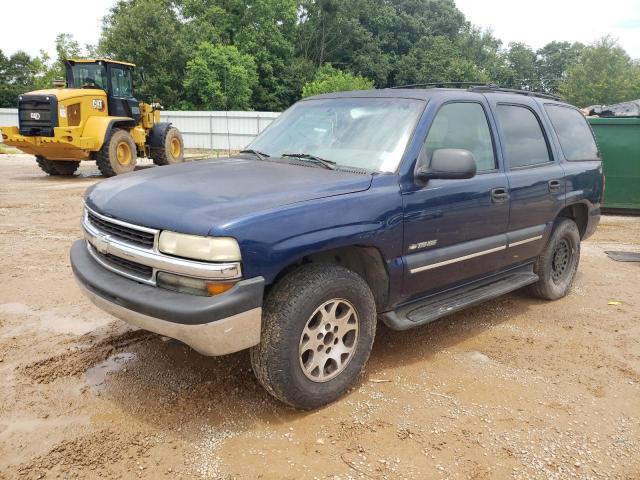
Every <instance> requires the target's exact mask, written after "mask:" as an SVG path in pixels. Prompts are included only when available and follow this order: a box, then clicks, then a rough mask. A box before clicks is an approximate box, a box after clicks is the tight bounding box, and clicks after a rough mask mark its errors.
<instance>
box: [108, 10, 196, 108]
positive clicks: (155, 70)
mask: <svg viewBox="0 0 640 480" xmlns="http://www.w3.org/2000/svg"><path fill="white" fill-rule="evenodd" d="M182 30H183V24H182V22H181V21H180V20H179V19H178V11H177V7H176V5H175V4H174V2H172V1H171V0H119V1H118V3H117V4H116V5H115V6H114V7H113V8H112V9H111V11H110V13H109V14H108V15H107V16H106V17H105V18H104V19H103V27H102V36H101V38H100V42H99V43H98V47H97V52H96V53H98V54H100V55H104V56H106V57H109V58H112V59H114V60H122V61H127V62H133V63H135V64H136V65H137V66H138V67H143V68H144V70H145V72H146V78H147V81H146V82H145V83H143V84H141V85H138V86H137V88H136V90H137V94H138V96H141V97H143V98H144V97H153V98H154V99H159V100H160V102H161V103H162V104H163V105H164V106H165V107H166V108H174V107H176V106H177V105H178V103H179V102H180V97H181V92H182V83H183V77H182V72H183V71H184V68H185V65H186V63H187V59H188V50H187V45H186V44H185V41H184V38H183V35H182V34H183V32H182Z"/></svg>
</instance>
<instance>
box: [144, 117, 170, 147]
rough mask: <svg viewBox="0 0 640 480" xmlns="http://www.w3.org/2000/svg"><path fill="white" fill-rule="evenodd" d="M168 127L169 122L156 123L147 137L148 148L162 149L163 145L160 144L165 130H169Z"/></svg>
mask: <svg viewBox="0 0 640 480" xmlns="http://www.w3.org/2000/svg"><path fill="white" fill-rule="evenodd" d="M170 127H171V123H170V122H160V123H156V124H155V125H154V126H153V128H152V129H151V131H150V132H149V137H148V138H147V143H148V144H149V148H152V149H153V148H163V147H164V145H163V144H162V142H163V140H164V136H165V134H166V133H167V130H169V128H170Z"/></svg>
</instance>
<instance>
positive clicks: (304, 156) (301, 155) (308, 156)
mask: <svg viewBox="0 0 640 480" xmlns="http://www.w3.org/2000/svg"><path fill="white" fill-rule="evenodd" d="M280 156H281V157H293V158H299V159H301V160H309V161H311V162H313V163H316V164H317V165H322V166H323V167H324V168H328V169H329V170H335V169H336V162H334V161H333V160H327V159H326V158H321V157H318V156H317V155H311V154H309V153H283V154H282V155H280Z"/></svg>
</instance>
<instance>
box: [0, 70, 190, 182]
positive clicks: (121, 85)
mask: <svg viewBox="0 0 640 480" xmlns="http://www.w3.org/2000/svg"><path fill="white" fill-rule="evenodd" d="M65 67H66V77H67V78H66V86H65V87H64V88H63V87H60V88H53V89H50V90H37V91H34V92H29V93H25V94H23V95H20V96H19V97H18V121H19V126H18V127H0V129H1V130H2V141H3V142H4V143H5V144H7V145H10V146H13V147H16V148H19V149H20V150H22V151H23V152H25V153H30V154H33V155H35V156H36V160H37V161H38V165H39V166H40V168H41V169H42V170H44V171H45V172H46V173H48V174H50V175H71V174H73V173H74V172H75V171H76V169H77V168H78V166H79V165H80V161H81V160H95V161H96V163H97V165H98V168H99V169H100V171H101V172H102V174H103V175H105V176H107V177H110V176H113V175H118V174H121V173H126V172H130V171H132V170H133V169H134V168H135V166H136V159H137V158H138V157H150V158H152V159H153V161H154V163H155V164H156V165H168V164H171V163H179V162H182V161H183V159H184V144H183V141H182V135H181V134H180V132H179V131H178V129H176V128H175V127H173V126H171V124H170V123H161V122H160V112H159V108H160V106H159V105H158V104H155V103H153V104H148V103H143V102H139V101H138V100H136V99H135V97H134V94H133V81H132V77H133V75H132V74H133V71H134V69H135V65H133V64H131V63H125V62H116V61H113V60H107V59H84V60H67V61H66V62H65Z"/></svg>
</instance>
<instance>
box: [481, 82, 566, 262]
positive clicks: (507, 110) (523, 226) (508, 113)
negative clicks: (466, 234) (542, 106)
mask: <svg viewBox="0 0 640 480" xmlns="http://www.w3.org/2000/svg"><path fill="white" fill-rule="evenodd" d="M487 97H489V101H490V104H491V108H492V110H493V112H494V115H495V117H496V120H497V124H498V129H499V131H500V141H501V148H502V156H503V158H504V160H505V167H506V174H507V180H508V183H509V192H510V200H511V201H510V209H509V223H508V227H507V237H508V248H507V251H506V262H507V264H517V263H522V262H523V261H526V260H529V259H531V258H533V257H536V256H537V255H539V253H540V251H541V250H542V247H543V246H544V244H545V242H546V239H547V237H548V235H549V233H550V231H551V227H552V224H553V220H554V218H555V216H556V215H557V214H558V212H559V211H560V210H561V209H562V207H563V206H564V203H565V192H566V185H565V175H564V169H563V168H562V166H561V165H560V163H559V161H558V159H557V158H556V155H554V151H553V148H552V145H551V142H550V141H549V137H548V135H547V131H546V129H545V124H544V123H543V120H542V117H541V115H540V111H539V107H538V104H537V103H536V102H535V101H534V100H533V99H531V98H528V97H524V96H523V97H522V99H521V100H520V99H518V100H517V101H514V100H513V96H509V97H506V98H505V97H504V96H502V95H497V94H490V95H487Z"/></svg>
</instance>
